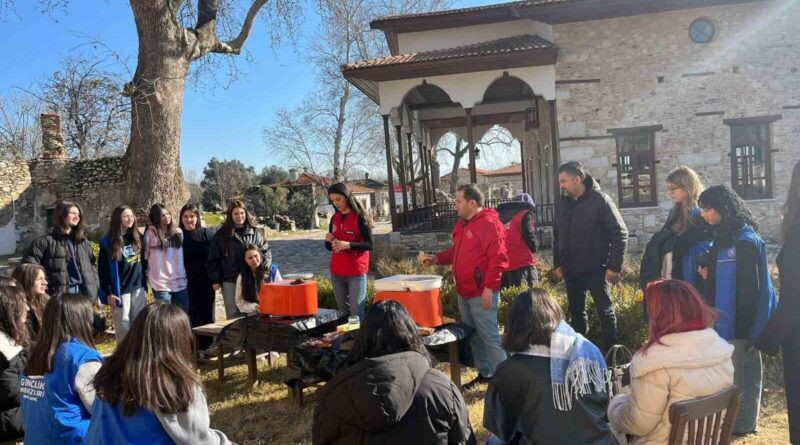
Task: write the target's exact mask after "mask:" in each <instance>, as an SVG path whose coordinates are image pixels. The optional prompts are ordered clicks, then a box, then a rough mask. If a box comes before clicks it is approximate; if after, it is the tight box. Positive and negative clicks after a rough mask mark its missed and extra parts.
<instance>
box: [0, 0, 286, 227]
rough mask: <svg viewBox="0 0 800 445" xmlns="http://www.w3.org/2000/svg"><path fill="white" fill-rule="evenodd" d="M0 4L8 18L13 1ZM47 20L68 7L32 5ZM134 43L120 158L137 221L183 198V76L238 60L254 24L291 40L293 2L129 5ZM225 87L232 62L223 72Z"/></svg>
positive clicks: (165, 0)
mask: <svg viewBox="0 0 800 445" xmlns="http://www.w3.org/2000/svg"><path fill="white" fill-rule="evenodd" d="M0 1H2V5H3V10H2V11H0V12H5V11H12V10H13V3H12V0H0ZM38 3H39V5H40V6H41V8H42V9H43V10H45V11H47V12H51V11H53V10H60V9H66V8H68V7H69V5H70V3H71V0H38ZM130 5H131V10H132V11H133V20H134V22H135V24H136V31H137V36H138V48H139V52H138V56H137V66H136V71H135V72H134V73H133V78H132V79H131V80H130V81H129V82H127V83H126V84H125V86H124V89H123V93H124V95H125V96H127V97H129V98H130V101H131V131H130V143H129V145H128V149H127V151H126V154H125V157H126V163H127V167H126V168H127V171H128V174H127V175H126V184H125V189H126V195H127V201H128V203H129V204H130V205H131V206H133V207H134V209H135V210H136V211H137V213H140V214H143V213H145V212H146V209H148V208H149V207H150V205H152V204H153V203H156V202H161V203H164V204H165V205H167V207H169V208H173V209H176V208H178V206H180V205H181V204H182V203H184V202H186V198H187V197H188V191H187V188H186V184H185V183H184V180H183V175H182V174H181V168H180V136H181V133H180V129H181V114H182V111H183V93H184V90H185V87H186V82H187V80H188V81H190V82H191V81H192V79H191V78H190V72H191V73H194V74H198V75H200V74H203V73H204V72H206V70H214V69H217V68H220V67H221V66H223V65H224V64H225V62H224V61H221V60H222V59H221V58H218V57H216V56H220V57H222V56H234V55H239V54H241V53H242V51H243V49H244V44H245V42H246V41H247V39H248V38H249V36H250V33H251V31H252V29H253V25H254V23H255V21H256V20H257V19H261V20H262V21H263V22H265V23H266V24H267V26H268V32H269V33H270V40H271V41H272V42H273V43H274V42H276V41H278V40H280V38H281V36H285V35H290V36H292V35H294V25H295V20H296V19H297V17H298V15H299V14H300V1H299V0H248V1H244V0H243V1H235V0H196V1H195V0H130ZM227 73H228V74H229V75H230V79H231V80H235V79H236V77H237V74H238V73H237V71H236V70H235V62H231V63H229V64H228V70H227Z"/></svg>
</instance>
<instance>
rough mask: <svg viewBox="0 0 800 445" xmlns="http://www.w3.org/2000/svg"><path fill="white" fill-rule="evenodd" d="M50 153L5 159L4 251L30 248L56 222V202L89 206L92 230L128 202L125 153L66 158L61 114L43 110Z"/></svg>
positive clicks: (1, 181) (0, 206)
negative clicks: (106, 156) (53, 213)
mask: <svg viewBox="0 0 800 445" xmlns="http://www.w3.org/2000/svg"><path fill="white" fill-rule="evenodd" d="M42 127H43V128H42V130H43V136H44V138H43V146H44V152H43V155H42V157H41V158H40V159H34V160H31V161H28V162H26V161H21V160H20V161H0V254H2V255H7V254H11V253H14V252H15V251H16V252H22V251H24V250H25V249H26V248H27V247H28V245H29V244H30V242H31V241H32V240H33V239H34V238H36V237H38V236H41V235H43V234H45V233H47V231H48V230H49V228H50V227H51V223H50V217H51V212H50V210H52V209H53V207H54V205H55V203H56V201H59V200H70V201H74V202H76V203H77V204H78V205H80V206H81V208H82V209H83V221H84V224H85V225H86V226H87V229H88V230H89V231H96V230H103V231H105V230H106V229H107V225H108V221H109V219H110V218H111V212H112V211H113V210H114V207H116V206H118V205H120V204H122V203H123V202H124V201H123V199H124V190H125V176H124V161H123V158H122V157H109V158H99V159H90V160H79V159H65V158H64V156H65V151H64V144H63V139H60V138H61V133H60V121H59V119H58V116H57V115H52V114H46V115H42Z"/></svg>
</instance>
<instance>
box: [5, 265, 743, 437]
mask: <svg viewBox="0 0 800 445" xmlns="http://www.w3.org/2000/svg"><path fill="white" fill-rule="evenodd" d="M645 298H646V302H647V310H648V315H649V320H650V323H649V333H650V337H649V341H648V343H647V344H646V345H645V346H644V347H643V348H642V349H641V350H639V351H638V352H637V353H636V354H635V355H634V357H633V361H632V366H631V373H630V385H629V387H628V390H627V391H626V392H625V393H624V394H621V395H616V396H615V397H613V398H612V399H611V400H610V401H609V394H608V385H607V383H608V374H607V368H606V363H605V361H604V359H603V356H602V353H601V352H600V350H599V349H598V348H597V347H596V346H595V345H593V344H592V343H591V342H590V341H589V340H587V339H585V338H584V337H583V336H581V335H580V334H578V333H576V332H575V331H574V330H573V329H572V328H571V327H570V326H569V325H568V324H567V323H566V322H565V320H564V314H563V313H562V311H561V308H560V306H559V304H558V302H557V301H556V299H555V298H554V297H553V296H551V295H549V294H548V293H547V292H546V291H544V290H543V289H541V288H533V289H530V290H528V291H525V292H523V293H521V294H519V295H518V296H517V297H516V298H515V299H514V301H513V303H512V306H511V308H510V311H509V314H508V320H507V324H506V330H505V333H504V336H503V348H504V349H505V350H506V351H507V352H508V353H509V354H510V357H509V358H508V359H507V360H506V361H505V362H503V363H502V364H501V365H500V366H499V367H498V369H497V372H496V374H495V375H494V376H493V378H492V381H491V382H490V384H489V387H488V390H487V392H486V397H485V404H484V413H483V425H484V427H485V428H486V429H487V430H488V431H489V432H490V436H489V439H488V441H487V444H491V445H495V444H534V443H536V444H555V443H569V444H573V443H574V444H616V443H619V442H618V441H620V439H622V440H623V441H624V440H627V438H632V443H634V444H637V443H664V444H665V443H667V441H668V437H669V433H670V422H669V417H668V409H669V406H670V405H671V404H673V403H675V402H678V401H682V400H686V399H690V398H695V397H702V396H708V395H712V394H714V393H717V392H719V391H721V390H723V389H725V388H728V387H730V386H731V385H733V372H734V371H733V363H732V361H731V354H732V352H733V347H732V346H731V345H730V344H729V343H728V342H726V341H725V340H723V339H722V338H720V337H719V336H718V335H717V333H716V331H715V330H714V329H713V325H714V322H715V318H716V316H715V312H714V311H713V310H712V309H710V308H709V307H708V306H707V305H706V304H705V303H704V302H703V300H702V298H701V297H700V296H699V295H698V293H697V291H696V290H695V288H694V287H693V286H691V285H690V284H688V283H686V282H683V281H680V280H662V281H656V282H653V283H651V284H650V285H649V286H648V288H647V291H646V297H645ZM29 307H30V306H29V304H28V303H27V297H26V290H25V288H23V286H22V285H20V284H18V283H16V282H15V281H14V280H12V279H4V280H3V281H2V282H0V387H1V388H2V390H3V392H4V393H3V396H4V399H0V408H2V410H3V411H2V413H0V441H12V443H13V441H14V440H18V439H19V438H20V437H21V436H22V432H23V431H24V438H25V443H29V444H58V445H63V444H81V443H84V444H122V443H130V444H159V443H176V444H225V443H229V441H228V439H227V437H226V436H225V435H224V434H223V433H222V432H219V431H216V430H214V429H211V428H210V421H209V413H208V408H207V405H206V399H205V393H204V390H203V385H202V383H201V381H200V379H199V375H198V374H197V372H196V371H195V368H194V360H193V348H194V345H193V336H192V333H191V327H190V324H189V319H188V317H187V315H186V313H185V312H184V311H183V310H182V309H180V308H179V307H178V306H177V305H173V304H169V303H166V302H155V303H152V304H150V305H148V306H146V307H145V308H144V309H143V310H142V311H141V312H140V313H139V314H138V315H137V317H136V318H135V320H134V321H133V322H132V324H131V328H130V331H129V332H128V334H127V335H126V336H125V337H124V339H122V341H121V343H120V344H119V345H118V346H117V349H116V350H115V351H114V353H113V354H112V355H111V356H110V357H108V358H106V359H105V360H103V358H102V357H101V355H100V353H99V352H97V351H96V350H95V345H94V340H93V331H92V320H93V308H92V301H91V300H90V299H89V298H88V297H86V296H84V295H81V294H71V293H65V294H62V295H61V296H59V297H57V298H51V299H49V301H47V303H46V305H45V307H44V309H43V311H42V313H41V315H40V316H39V317H37V319H38V320H39V321H40V326H41V328H40V329H39V332H38V336H37V339H36V341H35V342H32V341H31V338H30V334H29V330H28V327H27V323H28V320H30V317H29V313H28V312H29ZM31 344H32V346H31V347H30V348H28V346H29V345H31ZM434 364H435V363H434V359H433V358H432V357H431V356H430V354H429V353H428V351H427V349H426V348H425V346H424V345H423V343H422V340H421V337H420V336H419V334H418V332H417V327H416V324H415V323H414V321H413V319H412V318H411V316H410V315H409V313H408V312H407V311H406V309H405V308H404V307H403V306H402V305H400V304H399V303H396V302H393V301H381V302H379V303H376V304H374V305H373V306H372V307H371V308H370V310H369V311H368V313H367V314H366V316H365V319H364V321H363V323H362V324H361V329H360V332H359V334H358V336H357V338H356V341H355V344H354V345H353V348H352V350H351V352H350V355H349V357H348V361H347V366H346V367H345V368H344V369H343V370H342V371H340V372H339V373H338V374H337V375H336V376H335V377H334V378H333V380H331V381H330V382H328V383H327V384H326V385H325V386H323V387H322V389H321V390H319V392H318V393H317V399H318V404H317V407H316V409H315V411H314V418H313V429H312V437H313V443H314V444H343V445H344V444H348V445H351V444H368V443H369V444H372V443H380V444H382V445H390V444H410V443H420V444H475V443H476V438H475V434H474V431H473V428H472V426H471V424H470V419H469V413H468V410H467V405H466V402H465V400H464V397H463V396H462V394H461V392H460V391H459V389H458V388H457V387H456V386H455V384H454V383H453V382H451V381H450V380H449V379H448V378H447V377H446V376H445V375H444V374H443V373H442V372H440V371H438V370H437V369H435V368H434ZM0 443H2V442H0Z"/></svg>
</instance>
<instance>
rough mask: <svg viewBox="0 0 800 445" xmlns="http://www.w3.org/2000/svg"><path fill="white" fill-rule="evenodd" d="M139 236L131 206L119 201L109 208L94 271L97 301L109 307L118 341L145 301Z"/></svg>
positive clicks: (143, 272)
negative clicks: (107, 219)
mask: <svg viewBox="0 0 800 445" xmlns="http://www.w3.org/2000/svg"><path fill="white" fill-rule="evenodd" d="M141 238H142V236H141V234H140V233H139V228H138V227H136V215H134V213H133V209H132V208H130V207H128V206H126V205H122V206H119V207H117V208H115V209H114V211H113V212H111V223H110V224H109V225H108V232H106V234H105V235H104V236H103V237H102V238H100V255H99V258H98V264H97V271H98V274H99V276H100V290H99V292H98V297H99V298H100V302H101V303H103V304H105V305H107V306H109V307H110V308H111V315H112V317H113V318H114V330H115V333H116V336H117V341H121V340H122V339H123V338H124V337H125V333H126V332H128V329H129V328H130V324H131V320H133V319H134V318H136V314H138V313H139V311H141V310H142V308H143V307H144V305H145V301H144V295H145V285H146V283H147V275H146V274H145V270H144V266H143V263H142V240H141Z"/></svg>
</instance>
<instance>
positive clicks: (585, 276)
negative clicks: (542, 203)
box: [553, 162, 628, 350]
mask: <svg viewBox="0 0 800 445" xmlns="http://www.w3.org/2000/svg"><path fill="white" fill-rule="evenodd" d="M558 181H559V184H560V186H561V190H562V192H564V193H563V194H562V197H561V199H560V200H559V203H558V207H557V209H556V218H555V227H554V228H553V238H554V244H555V247H554V249H553V267H554V271H553V274H554V277H555V278H556V279H557V280H559V281H560V280H561V279H562V278H563V279H564V284H565V285H566V288H567V299H568V300H569V312H570V324H571V325H572V328H573V329H575V331H576V332H578V333H580V334H582V335H586V333H587V332H588V328H589V326H588V317H587V315H586V291H589V292H590V293H591V294H592V298H593V299H594V303H595V306H597V312H598V315H599V316H600V323H601V327H602V330H603V343H604V347H605V349H606V350H608V349H609V348H610V347H611V346H613V345H614V344H616V343H617V339H618V331H617V317H616V315H615V314H614V308H613V306H612V305H611V290H610V287H609V283H613V282H616V281H618V280H619V274H620V271H621V270H622V262H623V259H624V258H625V249H626V246H627V242H628V229H627V227H626V226H625V222H624V221H623V220H622V216H620V214H619V210H617V206H616V205H615V204H614V201H613V200H612V199H611V198H610V197H609V196H608V195H606V194H605V193H603V192H602V191H601V190H600V185H599V184H598V183H597V182H596V181H595V180H594V178H592V177H591V176H590V175H588V174H586V171H585V170H584V168H583V165H581V164H580V163H579V162H567V163H566V164H564V165H562V166H561V167H560V168H559V169H558Z"/></svg>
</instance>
